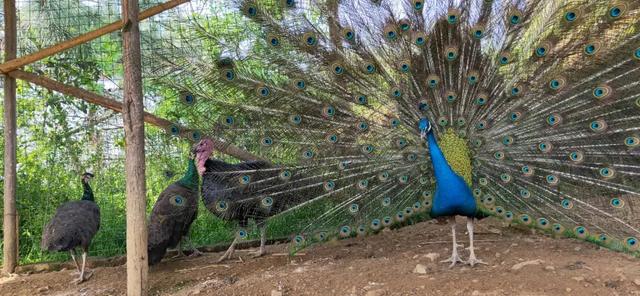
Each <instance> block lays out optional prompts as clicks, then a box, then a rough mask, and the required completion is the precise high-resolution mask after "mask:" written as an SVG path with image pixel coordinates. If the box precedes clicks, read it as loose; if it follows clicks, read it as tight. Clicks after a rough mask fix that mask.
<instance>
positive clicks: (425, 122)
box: [418, 117, 431, 139]
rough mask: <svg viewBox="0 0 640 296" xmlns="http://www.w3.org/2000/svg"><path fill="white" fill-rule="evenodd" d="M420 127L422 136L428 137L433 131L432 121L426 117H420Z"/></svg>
mask: <svg viewBox="0 0 640 296" xmlns="http://www.w3.org/2000/svg"><path fill="white" fill-rule="evenodd" d="M418 129H420V137H421V138H423V139H424V138H426V137H427V134H428V133H430V132H431V122H429V119H427V118H426V117H423V118H420V122H418Z"/></svg>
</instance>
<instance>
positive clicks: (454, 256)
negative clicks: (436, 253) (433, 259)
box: [440, 253, 467, 268]
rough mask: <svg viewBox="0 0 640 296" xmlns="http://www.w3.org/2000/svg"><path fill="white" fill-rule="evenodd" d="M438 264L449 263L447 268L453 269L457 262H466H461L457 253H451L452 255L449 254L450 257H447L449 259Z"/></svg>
mask: <svg viewBox="0 0 640 296" xmlns="http://www.w3.org/2000/svg"><path fill="white" fill-rule="evenodd" d="M440 262H441V263H445V262H451V265H449V268H452V267H454V266H455V265H456V263H458V262H460V263H462V264H467V261H464V260H462V258H460V256H459V255H458V253H453V254H451V257H449V259H446V260H442V261H440Z"/></svg>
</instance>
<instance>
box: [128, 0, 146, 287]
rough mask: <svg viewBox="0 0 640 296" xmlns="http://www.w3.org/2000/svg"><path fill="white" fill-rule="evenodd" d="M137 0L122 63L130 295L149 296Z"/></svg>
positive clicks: (130, 11) (130, 3)
mask: <svg viewBox="0 0 640 296" xmlns="http://www.w3.org/2000/svg"><path fill="white" fill-rule="evenodd" d="M138 10H139V7H138V0H124V1H122V21H123V27H122V31H123V33H122V46H123V49H122V50H123V52H122V60H123V62H124V101H123V104H122V117H123V122H124V135H125V141H126V142H125V143H126V144H125V178H126V196H127V295H129V296H141V295H147V291H148V287H147V274H148V272H149V266H148V263H147V260H148V259H147V216H146V209H147V196H146V192H147V190H146V188H145V187H146V186H145V156H144V120H143V113H144V104H143V97H142V63H141V56H140V28H139V26H138Z"/></svg>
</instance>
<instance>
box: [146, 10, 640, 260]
mask: <svg viewBox="0 0 640 296" xmlns="http://www.w3.org/2000/svg"><path fill="white" fill-rule="evenodd" d="M236 4H237V5H235V8H237V10H225V11H223V12H211V11H208V10H207V9H206V8H207V7H206V5H208V4H202V3H201V5H204V6H203V9H199V10H197V11H194V14H193V17H191V18H189V22H187V23H181V24H174V26H171V25H169V26H168V27H167V30H173V32H175V33H176V34H177V35H179V36H180V37H181V38H182V39H176V42H175V44H173V46H172V47H170V51H167V52H158V54H157V55H155V56H154V57H152V58H153V61H154V66H155V67H154V70H155V72H154V74H156V75H157V76H156V77H157V81H158V82H159V83H162V84H163V85H165V86H169V87H172V88H174V89H175V91H176V94H179V95H178V97H179V98H180V100H182V102H184V103H185V105H184V110H180V111H179V112H176V115H177V116H176V117H177V122H176V124H175V125H174V126H172V127H171V132H172V133H173V134H175V135H179V134H184V133H189V134H190V135H197V137H196V136H194V137H193V138H194V139H198V138H199V137H200V136H203V137H212V138H216V139H222V140H224V141H226V142H228V143H230V144H234V145H236V146H239V147H242V148H244V149H246V150H248V151H249V152H252V153H254V154H255V155H257V156H259V157H260V158H262V159H266V160H268V161H269V162H270V163H273V165H270V166H259V165H256V164H257V163H253V164H250V165H245V166H246V167H243V165H239V167H242V168H241V169H238V168H234V169H233V170H240V171H250V172H251V174H242V173H241V174H239V175H233V178H232V179H235V184H234V185H228V186H227V187H229V189H230V190H232V191H233V190H237V191H247V192H249V193H250V194H248V195H247V198H250V199H252V200H251V202H253V203H254V204H259V203H260V201H264V200H265V197H269V198H270V199H268V202H269V203H273V204H278V203H284V204H287V207H285V208H286V210H283V211H281V213H280V214H284V213H289V212H292V211H296V210H302V209H304V208H308V207H311V208H314V209H315V210H314V211H313V213H314V215H310V216H309V217H308V221H307V223H305V224H304V225H303V226H301V227H299V228H298V229H297V233H295V234H292V240H293V243H294V244H295V245H296V246H299V247H303V246H306V245H308V244H310V243H313V242H318V241H324V240H327V239H329V238H330V237H336V236H337V237H349V236H355V235H365V234H368V233H375V232H377V231H379V230H380V229H382V228H384V227H392V226H394V225H400V226H401V225H405V224H407V223H413V222H416V221H420V220H423V219H426V218H433V217H454V216H455V215H462V216H466V217H468V219H469V220H468V221H469V222H468V230H469V238H470V240H471V241H472V240H473V219H474V218H476V217H484V216H487V215H493V216H497V217H501V218H503V219H505V220H506V221H509V222H512V223H518V224H522V225H527V226H529V227H532V228H538V229H540V230H542V231H545V232H548V233H550V234H557V235H566V236H570V237H576V238H581V239H584V240H588V241H590V242H593V243H596V244H600V245H602V246H606V247H609V248H612V249H615V250H621V251H628V252H635V254H638V253H637V250H638V246H640V243H639V242H638V239H637V238H638V235H639V234H640V219H639V218H638V215H637V214H634V213H635V212H636V211H638V210H639V209H638V200H639V199H638V198H639V197H640V80H639V79H638V77H640V22H638V19H640V2H638V1H631V0H628V1H622V0H621V1H588V0H566V1H535V0H529V1H525V0H494V1H491V0H478V1H420V0H413V1H408V0H405V1H391V0H388V1H387V0H378V1H372V0H343V1H334V0H327V1H321V0H318V1H296V0H285V1H252V0H246V1H238V2H237V3H236ZM195 6H197V5H196V4H194V7H195ZM234 13H235V14H234ZM240 15H241V16H240ZM221 23H223V24H225V26H223V27H224V28H223V29H220V27H221V25H220V24H221ZM177 41H180V42H177ZM275 168H277V169H275ZM276 171H279V172H281V171H286V172H288V173H289V174H290V175H295V176H296V178H292V179H290V180H288V179H286V178H285V179H281V180H280V181H279V182H273V183H270V182H264V180H265V179H269V180H270V179H272V178H277V176H276V175H275V174H274V172H276ZM245 175H247V176H249V175H261V176H264V177H260V178H252V177H251V176H249V177H247V178H244V176H245ZM205 176H206V174H205ZM236 177H237V178H236ZM283 182H284V183H283ZM283 184H286V185H283ZM253 188H259V189H253ZM296 190H303V191H304V194H289V193H291V192H295V191H296ZM259 191H264V192H268V194H259ZM226 198H227V196H226V195H223V196H220V197H218V199H217V205H218V206H216V207H215V208H212V207H209V208H210V210H213V211H214V212H215V211H217V212H218V215H220V216H224V215H226V214H224V213H225V212H226V211H229V209H230V208H229V207H224V206H222V205H227V204H228V201H227V200H225V199H226ZM207 199H208V198H207V197H205V200H207ZM452 221H453V220H452ZM452 232H453V238H454V244H453V246H454V248H453V254H452V256H451V258H450V259H449V261H450V262H452V265H453V264H455V263H456V262H460V261H462V262H467V263H469V264H471V265H474V264H477V263H482V262H481V261H480V260H478V259H477V258H476V256H475V253H474V250H473V244H472V242H471V248H470V254H469V257H470V259H469V261H464V260H462V259H461V258H460V256H459V255H458V253H457V250H456V249H457V245H456V243H455V224H452Z"/></svg>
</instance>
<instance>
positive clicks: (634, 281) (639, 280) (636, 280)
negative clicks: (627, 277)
mask: <svg viewBox="0 0 640 296" xmlns="http://www.w3.org/2000/svg"><path fill="white" fill-rule="evenodd" d="M633 283H634V284H636V286H640V278H638V279H635V280H633Z"/></svg>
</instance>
